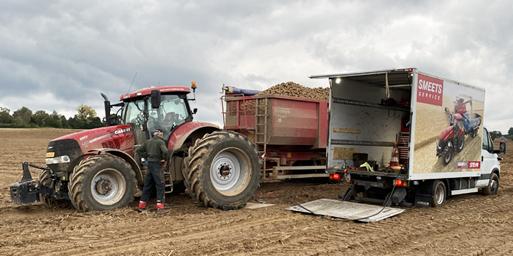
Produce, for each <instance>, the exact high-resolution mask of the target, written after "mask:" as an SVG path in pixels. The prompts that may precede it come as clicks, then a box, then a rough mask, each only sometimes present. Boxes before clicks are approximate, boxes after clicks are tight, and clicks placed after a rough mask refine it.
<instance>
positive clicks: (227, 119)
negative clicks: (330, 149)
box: [222, 88, 328, 182]
mask: <svg viewBox="0 0 513 256" xmlns="http://www.w3.org/2000/svg"><path fill="white" fill-rule="evenodd" d="M225 89H226V88H225ZM222 101H223V104H222V105H223V123H224V129H225V130H229V131H235V132H238V133H240V134H243V135H245V136H246V137H248V138H249V140H250V141H251V142H252V143H254V144H255V145H256V146H257V148H258V154H259V155H260V156H261V158H262V181H264V182H266V181H276V180H284V179H296V178H317V177H328V174H327V173H326V171H325V170H326V146H327V135H328V131H327V128H328V103H327V101H318V100H311V99H304V98H296V97H284V96H271V95H257V94H256V92H254V91H247V90H242V89H238V88H229V90H228V89H226V90H225V95H224V96H223V97H222Z"/></svg>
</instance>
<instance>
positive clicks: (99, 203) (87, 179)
mask: <svg viewBox="0 0 513 256" xmlns="http://www.w3.org/2000/svg"><path fill="white" fill-rule="evenodd" d="M135 184H136V180H135V174H134V171H133V170H132V168H131V166H130V165H129V164H128V163H127V162H126V161H125V160H123V159H122V158H119V157H116V156H113V155H109V154H103V155H97V156H92V157H89V158H86V159H84V160H82V161H81V162H80V163H79V164H78V165H77V166H76V167H75V168H74V170H73V173H72V174H71V176H70V180H69V183H68V190H69V197H70V199H71V203H72V204H73V206H74V207H75V208H76V209H78V210H80V211H91V210H110V209H114V208H119V207H123V206H126V205H128V204H129V203H130V202H132V200H133V195H134V188H135Z"/></svg>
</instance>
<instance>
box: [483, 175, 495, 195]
mask: <svg viewBox="0 0 513 256" xmlns="http://www.w3.org/2000/svg"><path fill="white" fill-rule="evenodd" d="M498 191H499V176H498V175H497V173H494V172H492V174H491V175H490V182H488V186H487V187H486V188H484V189H483V190H482V193H483V194H484V195H487V196H489V195H496V194H497V192H498Z"/></svg>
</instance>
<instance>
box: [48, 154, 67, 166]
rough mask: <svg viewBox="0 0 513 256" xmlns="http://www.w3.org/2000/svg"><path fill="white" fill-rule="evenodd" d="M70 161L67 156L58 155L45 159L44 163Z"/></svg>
mask: <svg viewBox="0 0 513 256" xmlns="http://www.w3.org/2000/svg"><path fill="white" fill-rule="evenodd" d="M69 162H70V158H69V156H58V157H52V158H47V159H46V164H47V165H49V164H66V163H69Z"/></svg>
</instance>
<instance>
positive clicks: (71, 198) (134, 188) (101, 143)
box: [10, 82, 260, 211]
mask: <svg viewBox="0 0 513 256" xmlns="http://www.w3.org/2000/svg"><path fill="white" fill-rule="evenodd" d="M196 88H197V86H196V83H195V82H192V85H191V87H190V88H189V87H186V86H155V87H150V88H144V89H140V90H137V91H134V92H130V93H127V94H124V95H122V96H121V97H120V102H119V103H115V104H112V103H111V102H110V101H109V99H108V98H107V96H105V95H104V94H103V93H102V97H103V99H104V105H105V117H106V118H105V121H106V124H107V125H106V127H101V128H97V129H91V130H84V131H80V132H76V133H72V134H68V135H65V136H62V137H59V138H56V139H53V140H52V141H50V143H49V145H48V149H47V153H46V166H43V167H40V166H35V165H32V164H29V163H27V162H25V163H24V164H23V178H22V180H21V181H20V182H16V183H15V184H13V185H12V186H11V188H10V190H11V198H12V200H13V202H15V203H17V204H31V203H35V202H37V201H41V202H43V203H44V204H46V205H48V206H58V205H61V204H69V203H71V204H72V205H73V206H74V207H75V208H76V209H78V210H81V211H90V210H109V209H114V208H119V207H123V206H126V205H128V204H129V203H130V202H131V201H132V200H133V198H134V197H137V196H139V195H140V190H141V188H142V184H143V177H144V174H145V172H146V166H145V163H144V162H141V161H140V159H141V158H140V157H139V156H136V155H135V154H136V153H135V151H136V150H135V149H136V148H137V147H140V146H142V144H143V143H144V142H145V141H146V140H147V139H149V138H150V133H151V131H153V130H154V129H161V130H162V131H163V132H164V136H165V137H164V138H165V140H166V143H167V145H168V149H169V151H170V157H169V159H168V161H167V164H166V165H165V166H164V167H163V172H164V177H165V182H166V192H168V193H171V192H172V191H173V187H177V186H178V187H185V189H187V190H189V194H191V196H192V197H193V198H194V199H195V200H197V201H198V202H200V203H201V204H203V205H205V206H209V207H215V208H220V209H225V210H227V209H237V208H241V207H243V206H244V205H245V204H246V202H247V201H248V200H249V199H250V198H251V197H252V196H253V195H254V193H255V191H256V189H257V187H258V185H259V181H260V164H259V157H258V154H257V151H256V149H255V146H254V145H253V144H252V143H251V142H249V141H248V140H247V138H246V137H245V136H243V135H241V134H238V133H235V132H230V131H222V130H220V129H219V128H218V127H217V126H216V125H214V124H211V123H206V122H196V121H193V115H194V114H196V112H197V109H192V110H191V107H190V104H189V102H190V101H194V100H195V96H193V97H189V95H190V93H191V92H192V93H193V95H195V91H196ZM113 110H116V111H115V112H114V111H113ZM29 166H30V167H33V168H38V169H41V173H40V175H39V179H38V180H37V181H34V180H32V177H31V176H30V171H29ZM173 185H174V186H173ZM180 185H184V186H180Z"/></svg>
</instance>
